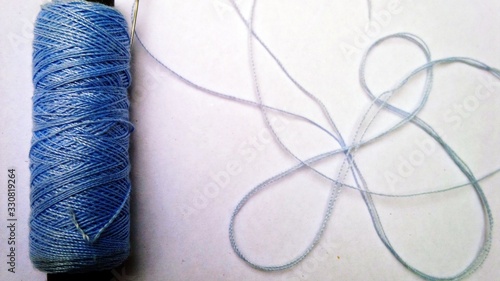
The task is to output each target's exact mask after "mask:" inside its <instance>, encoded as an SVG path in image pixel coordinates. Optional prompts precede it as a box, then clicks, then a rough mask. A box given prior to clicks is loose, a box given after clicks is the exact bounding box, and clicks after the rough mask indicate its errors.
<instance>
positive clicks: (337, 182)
mask: <svg viewBox="0 0 500 281" xmlns="http://www.w3.org/2000/svg"><path fill="white" fill-rule="evenodd" d="M231 3H232V5H233V7H234V9H235V11H236V13H237V14H238V16H239V18H240V20H241V21H242V22H243V23H244V24H245V25H246V26H247V28H248V33H249V36H250V38H251V39H250V40H256V41H257V42H258V43H259V44H260V45H261V46H262V47H263V48H264V50H265V51H266V52H267V54H268V55H269V56H270V57H271V58H272V59H273V60H274V61H275V63H276V64H277V65H278V66H279V68H280V69H281V71H282V72H283V73H284V74H285V75H286V77H287V78H288V79H289V80H290V81H291V82H292V83H293V84H294V85H295V86H296V87H297V88H298V89H299V90H300V91H301V92H302V93H303V94H305V95H306V96H308V97H309V98H311V99H312V100H313V101H314V102H315V103H316V104H317V105H318V106H319V108H320V109H321V110H322V112H323V114H324V117H325V118H326V119H327V120H328V123H329V125H330V126H331V127H332V131H331V130H329V129H327V128H325V127H322V126H321V125H319V124H318V123H316V122H315V121H313V120H311V119H309V118H307V117H304V116H301V115H298V114H295V113H293V112H288V111H285V110H282V109H279V108H275V107H271V106H268V105H266V104H264V103H263V102H262V99H261V97H260V92H259V85H258V81H257V77H256V76H257V75H256V70H255V67H254V66H253V65H251V70H252V79H253V82H254V87H255V88H256V95H257V102H255V101H250V100H245V99H241V98H237V97H234V96H231V95H228V94H225V93H221V92H217V91H214V90H211V89H208V88H206V87H204V86H201V85H199V84H196V83H195V82H193V81H192V80H190V79H188V78H186V77H185V76H183V75H182V74H180V73H177V72H176V71H175V70H173V69H171V68H170V67H169V66H168V65H166V64H165V63H163V62H162V61H160V60H159V59H158V58H157V57H155V56H154V55H153V54H152V53H151V52H150V51H149V50H148V49H147V48H146V46H145V45H144V43H143V42H142V41H141V40H140V38H139V36H138V34H136V36H137V37H136V38H137V39H138V40H137V41H138V42H139V43H140V45H141V46H142V47H143V48H144V50H145V51H146V52H147V53H148V55H149V56H151V57H152V58H153V59H154V60H155V61H156V62H157V63H159V64H160V65H161V66H162V67H163V68H164V69H165V70H167V71H168V72H170V73H171V74H172V75H174V76H175V77H177V78H178V79H179V80H181V81H182V82H184V83H186V84H187V85H189V86H191V87H193V88H195V89H197V90H199V91H201V92H204V93H206V94H210V95H213V96H215V97H218V98H223V99H226V100H229V101H233V102H236V103H239V104H242V105H245V106H252V107H255V108H257V109H259V110H260V111H261V112H262V114H263V115H264V119H265V120H266V119H267V117H266V114H267V113H266V112H267V111H270V112H274V113H278V114H282V115H284V116H287V117H289V118H294V119H298V120H299V121H302V122H306V123H308V124H310V125H312V126H314V127H316V128H318V129H319V130H321V131H322V132H324V133H326V134H328V135H329V136H330V137H332V138H333V139H334V140H335V141H337V142H338V143H339V145H340V148H339V149H335V150H332V151H327V152H324V153H322V154H319V155H316V156H314V157H311V158H309V159H306V160H304V159H300V158H299V157H297V156H295V155H294V154H293V152H292V151H290V150H289V149H288V148H287V147H286V146H285V145H284V144H283V143H282V142H281V140H280V139H279V136H278V135H277V134H276V132H275V131H274V130H273V128H272V126H271V125H270V123H269V122H266V123H267V126H268V128H270V129H271V132H272V134H273V136H274V138H275V140H276V141H277V143H278V144H279V145H280V146H281V148H282V149H284V150H285V151H287V152H288V153H289V154H291V156H293V157H294V158H295V159H297V160H298V162H299V163H298V164H296V165H295V166H293V167H291V168H289V169H287V170H285V171H282V172H280V173H279V174H277V175H275V176H273V177H271V178H269V179H267V180H265V181H263V182H262V183H261V184H259V185H257V186H256V187H254V188H253V189H251V190H250V191H249V192H248V193H247V194H246V195H245V196H244V197H243V198H242V199H241V200H240V202H239V203H238V204H237V206H236V208H235V210H234V212H233V214H232V216H231V221H230V226H229V240H230V242H231V246H232V247H233V250H234V251H235V253H236V254H237V255H238V256H239V257H240V258H241V259H242V260H244V261H245V262H247V263H248V264H249V265H250V266H252V267H254V268H256V269H259V270H264V271H274V270H284V269H288V268H291V267H293V266H295V265H296V264H298V263H299V262H300V261H302V260H303V259H304V258H306V257H307V255H308V254H309V253H310V252H311V251H313V249H314V247H315V245H316V244H317V243H318V242H319V240H320V239H321V235H322V233H323V230H324V228H325V227H326V224H327V221H328V219H329V217H330V215H331V211H332V210H333V205H334V202H335V199H336V196H337V195H338V191H339V190H340V189H341V187H347V188H351V189H355V190H358V191H360V192H361V194H362V196H363V199H364V201H365V203H366V205H367V208H368V211H369V213H370V216H371V218H372V222H373V225H374V227H375V229H376V231H377V234H378V235H379V237H380V239H381V241H382V242H383V243H384V245H385V246H386V247H387V248H388V250H389V251H390V252H391V254H392V255H393V256H394V257H395V258H396V259H397V260H398V261H399V262H400V263H401V264H403V265H404V266H405V267H406V268H408V269H409V270H410V271H412V272H414V273H415V274H416V275H418V276H420V277H421V278H423V279H426V280H459V279H462V278H465V277H467V276H469V275H470V274H472V273H473V272H474V271H475V270H477V268H478V267H479V266H480V265H481V264H482V262H483V261H484V260H485V259H486V257H487V254H488V252H489V249H490V247H491V239H492V238H491V232H492V224H493V217H492V213H491V210H490V208H489V206H488V202H487V200H486V197H485V195H484V193H483V192H482V189H481V187H480V186H479V182H480V181H481V180H483V179H485V178H488V177H490V176H492V175H495V174H498V173H499V172H500V169H499V168H497V169H495V170H494V171H492V172H490V173H488V174H486V175H484V176H482V177H480V178H476V177H475V176H474V175H473V174H472V172H471V171H470V170H469V168H468V167H467V166H466V164H465V163H464V162H463V161H462V160H461V159H460V158H459V157H458V155H456V153H455V152H454V151H453V150H452V149H451V148H450V147H449V146H448V145H447V144H446V143H445V142H444V141H443V140H442V139H441V138H440V137H439V135H437V133H436V132H435V131H434V130H433V129H432V128H431V127H430V126H429V125H427V124H426V123H424V122H423V121H422V120H421V119H419V118H418V117H417V114H418V112H419V111H420V110H421V109H422V108H423V106H424V105H425V103H426V101H427V98H428V95H429V94H430V90H431V85H432V78H433V75H432V70H433V67H434V66H436V65H439V64H446V63H463V64H467V65H469V66H472V67H475V68H478V69H482V70H484V71H486V72H489V73H490V74H491V75H493V76H495V77H496V78H497V79H500V71H499V70H497V69H495V68H491V67H489V66H487V65H485V64H484V63H481V62H479V61H476V60H473V59H470V58H454V57H452V58H446V59H441V60H435V61H431V58H430V51H429V49H428V48H427V46H426V44H425V43H424V42H423V41H422V40H421V39H420V38H419V37H417V36H415V35H412V34H407V33H397V34H393V35H390V36H387V37H384V38H381V39H379V40H377V41H376V42H375V43H373V44H372V45H371V46H370V47H369V49H368V50H367V52H366V54H365V56H364V57H363V60H362V63H361V66H360V76H359V77H360V83H361V86H362V88H363V90H364V92H365V93H366V94H367V95H368V96H369V97H370V99H371V100H372V103H371V105H370V107H369V108H368V110H367V112H366V113H365V114H364V116H363V118H362V122H360V125H359V127H358V132H357V133H356V137H355V138H354V140H353V142H352V144H350V145H347V144H346V143H345V141H344V139H343V138H342V136H341V134H340V132H339V131H338V129H337V127H336V125H335V123H334V121H333V119H332V118H331V116H330V113H329V112H328V110H327V109H326V107H325V106H324V105H323V103H322V102H321V101H320V100H319V99H318V98H317V97H315V96H314V95H313V94H312V93H310V92H309V91H307V90H306V89H305V88H304V87H303V86H302V85H301V84H300V83H299V82H298V81H297V80H296V79H295V78H293V77H292V76H291V75H290V73H289V72H288V71H287V69H286V68H285V67H284V65H283V63H282V62H281V61H280V60H279V59H278V58H277V56H276V55H275V54H274V53H273V52H272V51H271V50H270V49H269V47H268V46H267V45H266V44H265V43H264V42H263V41H262V40H261V39H260V38H259V36H258V35H257V34H256V33H255V32H254V30H253V28H252V20H253V12H254V9H255V2H253V4H252V14H251V17H250V20H248V21H247V20H246V19H245V18H244V17H243V15H242V13H241V11H240V10H239V8H238V6H237V5H236V4H235V2H234V1H233V0H231ZM368 3H369V15H370V10H371V7H370V3H371V2H370V1H369V2H368ZM391 38H401V39H404V40H408V41H410V42H412V43H414V44H416V45H417V46H418V47H419V48H420V49H421V50H422V51H423V52H424V54H425V56H426V58H427V63H426V64H424V65H422V66H421V67H419V68H417V69H415V70H414V71H413V72H412V73H410V74H409V75H408V76H407V77H405V78H404V79H402V80H401V82H400V83H399V84H397V85H396V86H395V87H394V88H393V89H391V90H388V91H386V92H383V93H382V94H380V95H379V96H378V97H377V96H375V95H374V94H373V93H371V91H370V90H369V88H368V86H367V85H366V83H365V82H364V66H365V64H366V60H367V57H368V54H369V53H370V51H371V50H372V49H373V48H374V47H376V46H378V45H379V44H381V43H382V42H383V41H385V40H387V39H391ZM249 56H250V59H251V63H253V62H252V61H253V51H252V46H251V43H249ZM422 71H426V72H427V76H426V84H425V87H424V89H423V91H422V98H421V100H420V103H419V104H417V107H416V108H415V109H414V110H413V111H412V112H404V111H402V110H401V109H399V108H396V107H393V106H391V105H390V104H389V103H388V101H389V99H390V98H391V97H392V95H394V94H395V93H396V92H397V91H398V89H400V88H401V87H402V86H403V85H405V84H406V83H407V82H408V81H409V80H410V79H411V78H412V77H413V76H414V75H415V74H417V73H419V72H422ZM382 109H387V110H389V111H392V112H393V113H394V114H397V115H400V117H401V118H402V120H401V121H400V122H398V123H397V124H394V125H393V126H392V127H391V128H389V129H388V130H386V131H384V132H382V133H380V134H378V135H376V136H374V137H372V138H370V139H366V140H364V136H365V133H366V131H367V130H368V128H369V127H370V124H371V123H372V121H373V120H374V118H376V117H377V115H378V112H380V111H381V110H382ZM371 110H375V111H376V112H375V115H374V116H371V118H368V114H369V111H371ZM409 123H413V124H415V125H417V126H418V127H420V128H421V129H422V130H424V132H426V133H427V134H428V135H429V136H430V137H432V138H433V139H434V140H435V141H436V142H438V143H439V144H440V146H441V147H442V148H443V149H444V150H445V152H446V153H447V154H448V155H449V157H450V158H451V159H452V160H453V161H454V162H455V164H456V165H457V166H458V167H459V168H460V170H461V171H462V172H463V173H464V175H466V177H467V178H468V179H469V182H467V183H464V184H461V185H457V186H452V187H446V188H441V189H436V190H433V191H427V192H419V193H409V194H402V195H401V194H400V195H395V194H390V193H381V192H373V191H370V190H369V189H368V186H367V183H366V181H365V179H364V178H363V176H362V175H361V172H360V169H359V167H358V166H357V164H356V163H355V161H354V153H355V152H356V150H357V149H359V148H361V147H363V146H365V145H367V144H370V143H371V142H374V141H377V140H380V139H381V138H382V137H384V136H386V135H389V134H390V133H393V132H394V131H396V130H397V129H398V128H400V127H402V126H404V125H407V124H409ZM363 125H364V126H363ZM338 154H345V159H344V162H343V163H342V168H343V169H344V172H343V173H339V174H338V175H337V177H336V178H333V177H330V176H328V175H325V174H323V173H322V172H320V171H318V170H316V169H315V168H314V167H313V165H314V164H315V163H316V162H319V161H321V160H324V159H326V158H331V157H332V156H335V155H338ZM346 163H347V164H346ZM346 166H347V168H346ZM303 168H308V169H311V170H312V171H314V172H316V173H317V174H318V175H320V176H321V177H324V178H325V179H327V180H329V181H331V182H332V192H331V194H330V198H329V200H328V205H327V208H326V210H325V215H324V217H323V220H322V223H321V225H320V228H319V230H318V231H317V234H316V235H315V237H314V239H313V241H312V242H311V243H310V244H309V246H308V247H307V248H306V249H305V250H304V251H303V252H302V253H301V254H299V255H298V256H297V257H295V258H294V259H292V260H291V261H289V262H287V263H285V264H282V265H270V266H267V265H261V264H257V263H255V262H252V261H250V260H249V259H248V258H247V257H246V256H245V255H243V253H242V251H241V250H240V249H239V247H238V245H237V242H236V238H235V233H234V223H235V220H236V216H237V215H238V213H239V211H240V210H241V209H242V208H243V206H244V205H245V204H246V203H248V201H249V200H250V199H251V197H253V196H254V195H255V194H257V193H258V192H260V191H263V190H264V189H265V188H267V187H269V186H270V185H272V184H276V183H277V182H279V180H280V179H282V178H285V177H287V176H290V175H292V174H293V173H295V172H297V171H299V170H301V169H303ZM348 170H350V171H351V173H352V175H353V178H354V180H355V183H356V185H349V184H346V183H344V182H343V179H344V178H345V176H346V174H347V171H348ZM471 185H472V187H473V188H474V190H475V191H476V194H477V196H478V198H479V200H480V203H481V205H482V207H483V212H484V214H485V219H486V226H485V235H484V238H485V239H484V241H483V244H482V245H481V248H480V249H479V251H478V252H477V253H476V256H475V258H474V260H473V261H472V262H471V263H470V264H469V265H468V266H467V267H466V268H465V269H463V270H462V271H461V272H459V273H457V274H454V275H452V276H448V277H439V276H431V275H429V274H427V273H425V272H422V271H420V270H418V269H416V268H414V267H413V266H411V265H410V264H408V263H407V262H406V261H405V260H403V259H402V258H401V257H400V256H399V255H398V253H397V251H396V250H395V249H394V248H393V247H392V245H391V244H390V241H389V239H388V238H387V236H386V234H385V231H384V229H383V226H382V224H381V222H380V220H379V217H378V214H377V211H376V208H375V205H374V203H373V199H372V197H371V196H372V195H376V196H385V197H413V196H422V195H429V194H434V193H440V192H446V191H450V190H454V189H458V188H463V187H468V186H471Z"/></svg>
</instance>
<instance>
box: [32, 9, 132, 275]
mask: <svg viewBox="0 0 500 281" xmlns="http://www.w3.org/2000/svg"><path fill="white" fill-rule="evenodd" d="M96 2H101V3H105V4H107V5H112V4H113V1H108V0H104V1H96ZM101 3H91V2H87V1H81V0H55V1H54V2H52V3H49V4H46V5H44V6H43V7H42V10H41V11H40V13H39V15H38V17H37V19H36V22H35V29H34V35H35V36H34V41H33V84H34V87H35V92H34V96H33V121H34V123H33V137H32V146H31V149H30V161H31V162H30V170H31V217H30V227H31V229H30V258H31V260H32V262H33V264H34V265H35V267H37V268H38V269H40V270H42V271H45V272H47V273H51V274H49V280H63V279H64V278H65V277H63V278H62V279H61V278H59V277H56V275H53V274H56V273H85V272H96V271H105V270H110V269H112V268H114V267H116V266H118V265H120V264H121V263H122V262H123V261H124V260H125V259H126V258H127V257H128V255H129V251H130V244H129V237H130V234H129V233H130V231H129V229H130V216H129V196H130V188H131V186H130V179H129V171H130V163H129V158H128V146H129V135H130V133H131V132H132V130H133V126H132V124H131V123H130V122H129V110H128V108H129V102H128V98H127V88H128V87H129V85H130V80H131V77H130V70H129V67H130V66H129V64H130V37H129V34H128V28H127V23H126V21H125V19H124V17H123V16H122V15H121V14H120V13H119V12H118V11H117V10H115V9H114V8H112V7H109V6H106V5H103V4H101ZM105 275H106V274H105ZM51 276H52V277H53V278H51ZM57 276H59V275H57ZM97 276H101V277H102V278H101V279H102V280H109V279H110V278H111V276H110V275H109V274H107V275H106V276H109V277H108V278H107V279H106V277H103V275H99V274H97V275H96V274H94V273H91V274H88V275H86V278H93V280H94V281H96V279H95V278H96V277H97ZM82 279H85V277H84V278H82ZM101 279H99V280H101ZM72 280H75V279H74V278H72ZM87 280H88V279H87Z"/></svg>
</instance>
